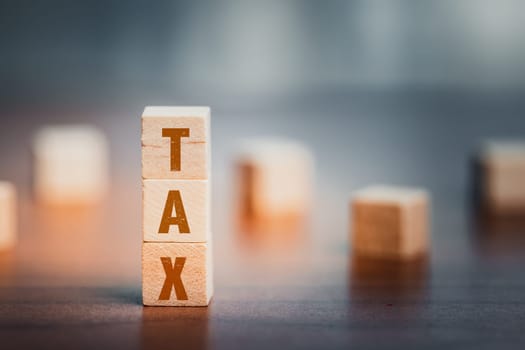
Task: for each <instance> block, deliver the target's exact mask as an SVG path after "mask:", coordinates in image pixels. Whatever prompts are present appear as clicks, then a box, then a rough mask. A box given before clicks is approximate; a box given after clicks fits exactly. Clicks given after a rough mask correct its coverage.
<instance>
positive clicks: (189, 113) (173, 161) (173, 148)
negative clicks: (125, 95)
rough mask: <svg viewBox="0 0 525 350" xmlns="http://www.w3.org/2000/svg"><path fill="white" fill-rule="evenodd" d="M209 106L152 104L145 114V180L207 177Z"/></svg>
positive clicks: (143, 139) (143, 129)
mask: <svg viewBox="0 0 525 350" xmlns="http://www.w3.org/2000/svg"><path fill="white" fill-rule="evenodd" d="M210 163H211V161H210V109H209V108H208V107H153V106H149V107H146V108H145V109H144V113H143V114H142V177H143V178H144V179H201V180H202V179H208V178H209V174H210V166H211V164H210Z"/></svg>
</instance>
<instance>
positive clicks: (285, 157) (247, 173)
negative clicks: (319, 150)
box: [236, 139, 314, 220]
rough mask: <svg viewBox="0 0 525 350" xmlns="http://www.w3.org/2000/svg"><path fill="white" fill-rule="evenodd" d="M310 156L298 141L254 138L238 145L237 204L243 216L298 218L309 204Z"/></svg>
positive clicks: (311, 170)
mask: <svg viewBox="0 0 525 350" xmlns="http://www.w3.org/2000/svg"><path fill="white" fill-rule="evenodd" d="M313 163H314V162H313V156H312V155H311V153H310V151H309V150H308V149H307V148H306V147H305V146H303V145H302V144H300V143H297V142H294V141H288V140H277V139H255V140H250V141H245V142H244V143H242V144H241V147H240V154H239V155H238V158H237V163H236V169H237V173H238V181H237V185H238V190H239V191H238V192H239V197H238V205H239V209H240V213H241V215H242V216H243V217H244V218H246V219H250V220H251V219H255V220H258V219H263V220H268V219H270V220H277V219H279V220H281V219H287V218H291V219H294V218H297V217H302V216H304V215H305V214H307V212H308V210H309V209H310V207H311V202H312V191H313V173H314V169H313Z"/></svg>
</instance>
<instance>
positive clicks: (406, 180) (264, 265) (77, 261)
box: [0, 93, 525, 349]
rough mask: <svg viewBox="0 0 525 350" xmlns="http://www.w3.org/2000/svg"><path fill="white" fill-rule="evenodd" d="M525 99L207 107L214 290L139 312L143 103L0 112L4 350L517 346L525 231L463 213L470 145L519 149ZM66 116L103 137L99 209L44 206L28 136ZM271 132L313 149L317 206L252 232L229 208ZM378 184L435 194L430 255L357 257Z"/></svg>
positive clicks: (405, 98) (521, 338) (386, 97)
mask: <svg viewBox="0 0 525 350" xmlns="http://www.w3.org/2000/svg"><path fill="white" fill-rule="evenodd" d="M519 101H523V99H513V100H510V102H509V100H508V99H507V98H501V99H493V100H490V99H489V100H487V99H486V98H484V97H479V98H476V99H474V98H472V97H470V96H460V97H458V96H456V95H449V94H441V95H440V94H438V93H424V94H419V95H418V94H416V96H414V95H413V94H404V95H400V96H398V95H394V96H392V95H390V94H361V93H356V94H350V93H341V94H330V95H323V94H320V95H319V94H312V95H310V96H302V97H290V98H289V99H286V100H282V99H276V100H273V101H259V102H254V101H253V100H252V101H249V102H244V103H241V105H238V104H236V103H235V101H233V102H232V103H230V104H228V103H225V102H224V101H221V100H219V99H217V101H210V104H211V105H212V107H213V112H212V113H213V114H212V115H213V117H212V118H213V121H212V128H213V133H212V135H213V141H212V142H213V162H214V164H213V166H214V170H213V184H214V188H213V208H214V210H213V220H214V221H213V229H214V232H213V234H214V266H215V294H214V298H213V300H212V303H211V305H210V306H209V307H207V308H150V307H143V306H142V304H141V277H140V255H141V253H140V249H141V232H140V230H141V223H140V220H141V219H140V218H141V187H140V186H141V185H140V148H139V140H140V123H139V119H138V118H139V115H140V109H141V107H142V105H143V103H147V102H146V101H143V100H142V99H137V100H135V101H130V102H129V105H128V106H127V108H121V109H111V108H109V107H107V106H108V105H109V102H108V101H106V102H107V104H106V105H105V106H106V107H101V108H99V109H98V110H97V109H91V110H90V109H84V110H83V113H77V114H76V116H75V117H70V116H69V117H68V115H69V113H70V112H71V110H69V111H64V110H59V109H53V108H52V107H49V106H44V107H42V108H40V109H37V108H35V109H24V110H16V109H14V110H12V111H7V110H5V109H4V110H2V118H3V120H9V121H11V123H12V124H11V125H12V128H11V131H10V132H6V131H5V129H2V130H1V133H2V138H1V139H0V159H2V164H4V166H2V167H1V168H0V169H1V170H2V174H3V176H4V177H6V178H8V179H10V180H13V181H15V182H16V183H17V185H18V187H19V189H20V193H21V196H20V203H19V204H20V232H19V236H20V240H19V244H18V246H17V247H16V249H14V250H13V251H11V252H7V253H2V254H1V255H0V339H1V340H0V342H1V344H2V345H1V348H2V349H8V348H9V349H10V348H13V349H15V348H16V349H19V348H29V347H32V348H33V347H36V346H38V347H39V348H54V349H56V348H63V347H68V348H75V349H83V348H126V349H135V348H152V349H153V348H163V347H164V348H168V347H169V348H203V349H204V348H211V349H231V348H249V349H259V348H261V349H267V348H269V347H272V346H276V347H277V346H279V347H285V348H321V347H323V348H349V347H351V346H357V347H358V348H406V347H407V346H410V347H418V348H423V347H425V348H443V347H445V346H447V347H456V348H462V349H465V348H476V349H483V348H495V347H498V348H502V347H503V348H523V346H524V345H525V335H524V331H525V274H524V272H523V266H524V263H525V254H524V252H525V225H524V224H523V223H522V222H520V220H514V221H509V220H503V219H501V220H492V221H486V220H481V219H480V218H479V217H477V216H476V215H474V214H473V213H472V212H471V210H470V207H469V205H468V200H467V199H468V185H469V182H470V180H469V179H470V177H469V166H468V161H469V157H470V155H471V154H472V150H473V149H474V147H475V145H476V144H477V143H478V142H479V141H480V140H482V139H483V138H485V137H492V136H495V137H506V136H510V137H520V136H522V135H525V122H524V121H523V117H522V116H521V115H522V114H523V113H522V112H523V111H524V110H525V108H523V103H522V102H519ZM120 102H122V101H120ZM269 102H272V103H269ZM102 105H103V104H102ZM104 108H106V109H104ZM73 111H74V110H73ZM77 112H78V111H77ZM108 115H111V117H109V116H108ZM494 115H497V116H498V118H495V117H494ZM66 120H67V121H71V120H73V121H83V120H87V121H93V122H94V123H95V124H97V125H99V126H100V127H101V128H103V129H104V131H105V132H106V133H107V134H108V136H109V139H110V142H111V147H112V148H111V151H112V159H113V167H112V170H113V181H112V183H113V186H112V189H111V193H110V194H109V196H108V198H107V200H105V201H104V202H103V203H101V204H100V205H99V206H96V207H92V208H52V207H46V206H43V205H40V204H38V203H35V202H34V201H33V200H32V196H31V186H30V178H31V175H30V170H31V166H30V165H31V158H30V154H29V152H28V145H29V144H30V140H31V135H32V133H33V132H34V130H36V129H37V128H38V127H39V126H40V125H43V124H46V123H49V122H62V121H66ZM270 134H271V135H275V134H277V135H281V136H291V137H294V138H297V139H300V140H303V141H304V142H305V143H307V144H308V145H310V146H311V147H312V151H313V153H314V154H315V156H316V159H317V181H316V197H315V198H316V202H315V205H314V210H313V211H312V215H311V216H310V217H309V218H308V220H307V222H306V223H305V224H304V225H303V227H301V228H297V229H285V230H283V229H278V228H275V227H270V228H268V227H264V228H259V229H257V230H254V229H247V228H245V227H242V226H241V225H238V223H237V221H238V220H237V219H236V215H235V210H233V209H232V208H234V198H235V195H234V193H235V186H234V184H235V174H234V172H233V168H232V166H231V165H232V160H233V159H234V156H233V155H234V153H235V149H236V141H237V140H238V139H240V138H243V137H253V136H260V135H270ZM5 164H9V167H6V166H5ZM376 182H383V183H385V182H386V183H395V184H404V185H418V186H423V187H426V188H428V189H429V190H430V191H431V194H432V200H433V202H432V203H433V205H432V217H433V219H432V246H431V251H430V253H429V256H428V257H426V258H423V259H420V260H418V261H414V262H408V263H399V262H398V263H396V262H381V261H370V260H365V259H362V258H357V257H354V256H353V255H352V254H351V247H350V245H349V240H348V236H349V235H348V199H349V194H350V192H351V191H353V190H355V189H357V188H359V187H361V186H363V185H366V184H369V183H376Z"/></svg>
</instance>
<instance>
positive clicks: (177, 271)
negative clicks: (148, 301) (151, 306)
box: [159, 257, 188, 300]
mask: <svg viewBox="0 0 525 350" xmlns="http://www.w3.org/2000/svg"><path fill="white" fill-rule="evenodd" d="M160 261H161V262H162V267H164V272H165V273H166V279H165V280H164V285H163V286H162V290H161V291H160V295H159V300H170V295H171V288H172V287H173V288H175V296H176V297H177V300H188V295H187V294H186V289H184V284H182V280H181V278H180V275H181V273H182V269H183V268H184V264H185V263H186V258H175V265H173V266H172V265H171V258H168V257H162V258H160Z"/></svg>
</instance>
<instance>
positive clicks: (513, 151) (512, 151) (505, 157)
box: [478, 141, 525, 214]
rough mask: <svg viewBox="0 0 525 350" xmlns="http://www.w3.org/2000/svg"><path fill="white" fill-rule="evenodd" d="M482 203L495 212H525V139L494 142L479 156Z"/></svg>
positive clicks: (486, 146)
mask: <svg viewBox="0 0 525 350" xmlns="http://www.w3.org/2000/svg"><path fill="white" fill-rule="evenodd" d="M479 163H480V167H479V169H480V171H481V172H482V174H481V175H480V179H481V181H480V185H481V186H480V187H481V188H479V189H478V190H480V191H481V198H482V201H483V203H482V206H483V207H484V208H485V209H488V211H489V212H491V213H494V214H525V141H522V142H520V141H506V142H505V141H500V142H497V141H493V142H488V143H486V145H485V146H484V147H483V150H482V152H481V154H480V157H479Z"/></svg>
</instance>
